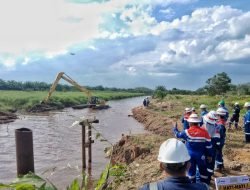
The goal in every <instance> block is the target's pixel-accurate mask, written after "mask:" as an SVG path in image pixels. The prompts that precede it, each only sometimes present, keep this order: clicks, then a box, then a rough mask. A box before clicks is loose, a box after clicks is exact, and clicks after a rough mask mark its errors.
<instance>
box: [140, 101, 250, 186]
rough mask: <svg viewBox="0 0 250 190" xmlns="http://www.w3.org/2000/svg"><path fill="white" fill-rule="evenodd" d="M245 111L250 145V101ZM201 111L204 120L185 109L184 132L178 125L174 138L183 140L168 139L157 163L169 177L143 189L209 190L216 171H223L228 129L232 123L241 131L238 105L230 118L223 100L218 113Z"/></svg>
mask: <svg viewBox="0 0 250 190" xmlns="http://www.w3.org/2000/svg"><path fill="white" fill-rule="evenodd" d="M244 108H246V114H245V116H244V121H243V125H244V126H243V128H244V133H245V143H250V102H246V103H245V104H244ZM200 109H201V113H200V115H201V117H199V116H198V114H197V113H196V110H195V108H185V112H184V115H183V117H182V120H181V121H182V124H183V130H181V131H179V129H178V126H177V123H176V125H175V126H174V128H173V132H174V134H175V137H177V138H180V139H182V140H181V141H180V140H177V139H173V138H172V139H168V140H167V141H165V142H164V143H163V144H162V145H161V147H160V150H159V156H158V160H159V161H160V162H161V165H160V166H161V169H162V170H164V171H165V173H166V174H167V176H168V177H167V178H166V179H165V180H163V181H160V182H156V183H150V184H146V185H144V186H143V187H142V190H150V189H151V190H152V189H153V190H164V189H177V190H179V189H180V190H181V189H209V187H208V185H209V184H210V181H211V177H212V176H213V174H214V171H215V170H216V171H218V172H222V171H223V169H224V163H223V148H224V145H225V139H226V131H227V128H228V130H231V127H232V124H234V127H235V129H236V130H238V129H239V126H238V122H239V117H240V106H239V103H238V102H236V103H235V104H234V110H233V114H232V116H231V118H230V119H229V112H228V109H227V108H226V106H225V102H224V101H223V100H221V101H220V102H219V103H218V109H217V110H216V111H213V110H212V111H207V106H206V105H204V104H202V105H200ZM228 119H229V122H228V125H227V120H228ZM186 172H187V175H188V176H186Z"/></svg>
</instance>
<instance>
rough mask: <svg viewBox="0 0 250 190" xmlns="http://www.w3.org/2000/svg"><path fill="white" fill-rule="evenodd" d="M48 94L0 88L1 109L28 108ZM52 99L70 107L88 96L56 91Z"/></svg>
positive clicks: (116, 95)
mask: <svg viewBox="0 0 250 190" xmlns="http://www.w3.org/2000/svg"><path fill="white" fill-rule="evenodd" d="M47 95H48V92H47V91H10V90H8V91H7V90H0V110H1V111H6V110H16V109H18V110H27V109H29V108H31V107H32V106H33V105H35V104H39V103H40V101H42V100H44V98H45V97H46V96H47ZM93 95H94V96H97V97H99V98H100V99H103V100H118V99H122V98H130V97H136V96H142V95H144V94H143V93H131V92H113V91H93ZM51 101H52V102H55V103H57V104H62V106H65V107H69V106H73V105H77V104H84V103H86V102H87V97H86V95H85V94H84V93H82V92H54V93H53V95H52V96H51Z"/></svg>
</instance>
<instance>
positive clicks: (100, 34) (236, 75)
mask: <svg viewBox="0 0 250 190" xmlns="http://www.w3.org/2000/svg"><path fill="white" fill-rule="evenodd" d="M0 25H1V29H0V78H1V79H4V80H12V79H13V80H18V81H45V82H53V80H54V78H55V76H56V74H57V73H58V72H60V71H64V72H65V73H66V74H68V75H69V76H71V78H73V79H75V80H76V81H77V82H79V83H80V84H81V85H89V86H96V85H103V86H108V87H125V88H128V87H137V86H146V87H150V88H154V87H155V86H157V85H164V86H166V87H167V88H168V89H169V88H173V87H176V88H183V89H197V88H199V87H202V86H204V85H205V81H206V79H207V78H209V77H211V76H213V75H214V74H216V73H218V72H222V71H225V72H227V73H228V74H229V76H230V77H231V78H232V80H233V83H235V84H238V83H245V82H250V77H249V76H250V65H249V64H250V62H249V60H250V1H248V0H220V1H218V0H22V1H17V0H5V1H0Z"/></svg>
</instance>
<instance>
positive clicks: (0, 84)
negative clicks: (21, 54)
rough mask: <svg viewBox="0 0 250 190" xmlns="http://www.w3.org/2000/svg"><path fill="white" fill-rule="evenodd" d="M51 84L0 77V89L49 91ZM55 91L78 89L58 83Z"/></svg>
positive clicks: (145, 90)
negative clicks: (6, 79)
mask: <svg viewBox="0 0 250 190" xmlns="http://www.w3.org/2000/svg"><path fill="white" fill-rule="evenodd" d="M51 85H52V84H49V83H45V82H37V81H35V82H31V81H26V82H19V81H14V80H9V81H5V80H3V79H0V90H20V91H23V90H25V91H49V89H50V86H51ZM85 87H86V88H87V89H88V90H91V91H92V90H94V91H95V90H96V91H114V92H132V93H145V94H152V92H153V90H151V89H149V88H146V87H136V88H128V89H125V88H115V87H111V88H108V87H103V86H102V85H98V86H95V87H90V86H85ZM56 91H64V92H65V91H78V90H77V89H76V88H75V87H74V86H71V85H66V84H60V83H59V84H58V85H57V86H56Z"/></svg>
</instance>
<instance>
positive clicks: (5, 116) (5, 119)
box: [0, 111, 18, 124]
mask: <svg viewBox="0 0 250 190" xmlns="http://www.w3.org/2000/svg"><path fill="white" fill-rule="evenodd" d="M17 118H18V117H17V115H16V114H14V113H8V112H1V111H0V124H4V123H10V122H14V121H15V120H16V119H17Z"/></svg>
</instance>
